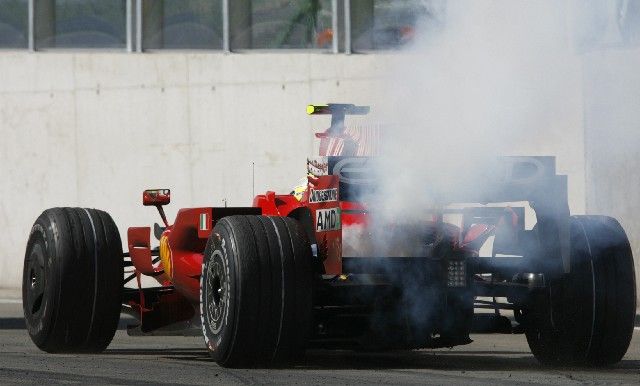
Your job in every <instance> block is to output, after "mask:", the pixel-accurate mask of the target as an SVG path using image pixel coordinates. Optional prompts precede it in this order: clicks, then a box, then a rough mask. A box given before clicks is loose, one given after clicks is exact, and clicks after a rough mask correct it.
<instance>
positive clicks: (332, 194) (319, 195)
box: [309, 188, 338, 203]
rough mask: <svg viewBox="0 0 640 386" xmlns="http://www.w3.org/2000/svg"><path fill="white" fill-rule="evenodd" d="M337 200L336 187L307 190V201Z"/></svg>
mask: <svg viewBox="0 0 640 386" xmlns="http://www.w3.org/2000/svg"><path fill="white" fill-rule="evenodd" d="M330 201H338V189H337V188H332V189H318V190H316V189H311V191H310V192H309V202H310V203H316V202H330Z"/></svg>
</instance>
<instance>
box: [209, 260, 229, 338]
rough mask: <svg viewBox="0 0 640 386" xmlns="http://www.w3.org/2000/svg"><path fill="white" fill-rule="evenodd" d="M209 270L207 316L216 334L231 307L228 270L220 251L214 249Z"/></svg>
mask: <svg viewBox="0 0 640 386" xmlns="http://www.w3.org/2000/svg"><path fill="white" fill-rule="evenodd" d="M207 270H208V272H207V281H206V292H205V293H206V299H207V316H208V319H209V327H210V328H211V332H213V333H214V334H216V333H218V332H220V330H221V329H222V326H223V325H224V321H225V319H226V317H227V312H228V308H229V307H228V306H229V280H228V271H227V266H226V264H225V263H224V259H223V258H222V254H221V253H220V251H214V253H213V258H212V260H211V264H209V266H208V268H207Z"/></svg>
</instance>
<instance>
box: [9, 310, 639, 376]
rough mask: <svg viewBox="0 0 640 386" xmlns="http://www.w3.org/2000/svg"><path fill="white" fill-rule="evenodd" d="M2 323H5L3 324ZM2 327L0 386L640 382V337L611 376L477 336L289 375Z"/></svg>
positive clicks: (185, 344) (131, 340) (301, 368)
mask: <svg viewBox="0 0 640 386" xmlns="http://www.w3.org/2000/svg"><path fill="white" fill-rule="evenodd" d="M0 321H2V320H1V319H0ZM6 321H7V320H6V319H5V320H4V323H0V326H4V327H5V329H0V384H16V383H17V384H21V383H26V384H36V383H46V384H51V383H54V384H61V383H82V384H155V385H157V384H165V383H171V384H211V383H219V384H256V383H270V384H283V383H296V384H298V383H304V384H373V383H388V384H424V383H433V384H445V383H446V384H465V385H468V384H495V383H499V382H509V383H514V384H518V383H523V384H531V383H538V384H540V383H542V384H572V383H591V382H597V383H621V384H637V383H638V382H639V381H640V330H639V329H638V328H636V330H635V332H634V338H633V341H632V343H631V347H630V348H629V351H628V352H627V355H626V356H625V358H624V360H623V361H622V362H621V363H620V364H618V365H617V366H615V367H613V368H609V369H595V370H589V369H587V370H585V369H576V368H562V369H550V368H544V367H541V366H540V365H539V364H538V363H537V362H536V361H535V360H534V359H533V357H532V356H531V354H530V353H529V349H528V347H527V344H526V341H525V339H524V337H523V336H522V335H475V336H472V338H473V339H474V340H475V342H474V343H472V344H470V345H468V346H461V347H456V348H453V349H451V350H448V349H441V350H423V351H414V352H388V353H354V352H350V351H311V352H309V353H307V357H306V358H305V359H304V360H302V361H301V362H300V363H298V364H296V365H294V366H292V367H291V368H286V369H269V370H267V369H225V368H221V367H219V366H218V365H216V364H215V363H213V362H211V361H210V360H209V358H208V356H207V353H206V351H205V350H204V349H203V342H202V339H201V338H193V337H189V338H187V337H129V336H127V335H126V333H125V332H124V331H122V330H120V331H118V332H117V335H116V338H115V340H114V341H113V343H112V344H111V346H109V349H108V350H107V351H106V352H105V353H104V354H101V355H52V354H46V353H43V352H40V351H39V350H38V349H37V348H35V346H34V345H33V344H32V343H31V341H30V340H29V337H28V336H27V333H26V331H25V330H24V329H21V328H19V327H20V325H19V323H18V322H17V321H14V322H13V327H12V324H11V323H7V322H6Z"/></svg>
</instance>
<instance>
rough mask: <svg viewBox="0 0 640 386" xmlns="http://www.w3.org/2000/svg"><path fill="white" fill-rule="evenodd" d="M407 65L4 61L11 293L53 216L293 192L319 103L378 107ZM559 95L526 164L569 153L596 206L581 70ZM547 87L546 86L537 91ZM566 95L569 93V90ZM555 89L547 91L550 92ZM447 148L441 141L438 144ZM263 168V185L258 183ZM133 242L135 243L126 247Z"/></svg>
mask: <svg viewBox="0 0 640 386" xmlns="http://www.w3.org/2000/svg"><path fill="white" fill-rule="evenodd" d="M395 60H402V59H401V58H399V55H398V54H392V53H389V54H384V53H382V54H368V55H330V54H322V53H287V54H283V53H245V54H228V55H225V54H220V53H202V54H198V53H195V54H194V53H180V52H173V53H171V52H167V53H148V54H126V53H95V52H94V53H67V52H44V53H26V52H2V53H0V177H1V181H2V182H1V183H0V229H2V231H3V237H2V241H1V242H0V280H1V281H0V287H18V286H20V282H21V274H22V261H23V257H24V248H25V244H26V240H27V238H28V234H29V230H30V228H31V225H32V224H33V221H34V220H35V218H36V217H37V216H38V215H39V214H40V212H41V211H42V210H43V209H45V208H48V207H53V206H84V207H95V208H101V209H104V210H106V211H108V212H110V213H111V215H112V216H113V217H114V219H115V220H116V223H117V224H118V225H119V227H120V231H121V233H123V235H124V233H125V232H126V228H127V227H128V226H143V225H150V224H152V223H153V222H154V221H158V218H157V215H156V213H155V210H154V209H152V208H145V207H142V205H141V192H142V190H143V189H145V188H155V187H169V188H171V189H172V195H173V197H172V200H173V203H172V204H171V205H170V206H169V207H168V208H167V212H168V215H169V217H170V218H171V217H173V216H174V215H175V213H176V211H177V209H178V208H180V207H184V206H207V205H213V206H221V205H224V203H223V200H224V199H226V200H227V203H228V204H229V205H231V206H239V205H249V204H250V203H251V199H252V194H253V193H252V187H253V186H255V193H256V194H257V193H260V192H264V191H265V190H266V189H271V190H276V191H280V192H286V191H288V190H289V189H290V188H291V186H293V185H294V184H295V182H296V181H297V180H298V179H299V178H300V177H302V176H304V172H305V159H306V157H307V156H308V155H310V154H312V153H313V140H314V138H313V136H312V132H313V131H314V129H324V128H326V126H328V118H327V117H324V118H322V117H318V118H310V117H308V116H307V115H306V114H305V106H306V104H307V103H309V102H315V103H324V102H352V103H357V104H373V105H374V108H375V103H376V102H378V101H379V100H381V99H379V97H380V94H381V90H382V88H383V83H384V78H385V76H386V75H387V74H389V73H390V72H391V73H392V69H393V63H394V61H395ZM567 66H570V68H572V69H575V71H571V73H572V74H575V76H572V77H569V79H562V82H566V83H564V84H563V86H562V87H560V86H558V85H555V86H554V87H553V88H550V89H549V90H548V91H547V92H548V97H545V98H543V99H544V100H545V101H547V105H546V106H545V108H544V109H540V112H539V114H537V116H536V117H535V119H533V118H532V119H531V121H530V122H529V123H528V125H530V127H527V129H528V130H529V131H530V132H531V139H530V140H527V141H522V142H521V143H518V144H514V151H513V152H514V153H528V154H532V155H557V156H558V172H559V173H565V174H569V180H570V183H569V184H570V186H569V190H570V201H571V207H572V211H574V212H583V211H584V207H585V178H584V146H583V132H584V131H583V116H584V112H583V101H582V88H581V82H582V77H581V76H582V73H581V71H582V70H581V63H580V62H579V61H578V60H576V62H575V63H568V64H567ZM536 87H541V86H540V85H536ZM558 90H561V92H560V93H559V92H558ZM544 92H545V91H543V94H544ZM436 140H437V139H436ZM252 163H254V164H255V181H253V180H252ZM123 240H124V239H123Z"/></svg>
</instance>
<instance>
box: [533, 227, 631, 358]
mask: <svg viewBox="0 0 640 386" xmlns="http://www.w3.org/2000/svg"><path fill="white" fill-rule="evenodd" d="M570 225H571V273H570V274H567V275H564V276H563V277H562V278H560V279H558V280H556V281H554V282H552V283H550V285H549V289H548V290H547V291H544V292H541V293H539V294H537V295H536V297H535V298H534V300H533V306H532V308H531V310H529V317H528V318H527V323H526V325H525V334H526V337H527V341H528V343H529V347H530V348H531V351H532V353H533V355H534V356H535V357H536V358H537V359H538V360H539V361H540V362H541V363H543V364H547V365H553V366H557V365H579V366H606V365H611V364H614V363H616V362H618V361H620V360H621V359H622V357H623V356H624V354H625V353H626V351H627V348H628V347H629V342H630V341H631V336H632V334H633V326H634V318H635V312H636V285H635V273H634V272H635V271H634V267H633V256H632V254H631V248H630V246H629V240H628V239H627V236H626V234H625V232H624V230H623V229H622V227H621V226H620V224H619V223H618V221H616V220H615V219H613V218H610V217H605V216H573V217H571V222H570Z"/></svg>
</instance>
